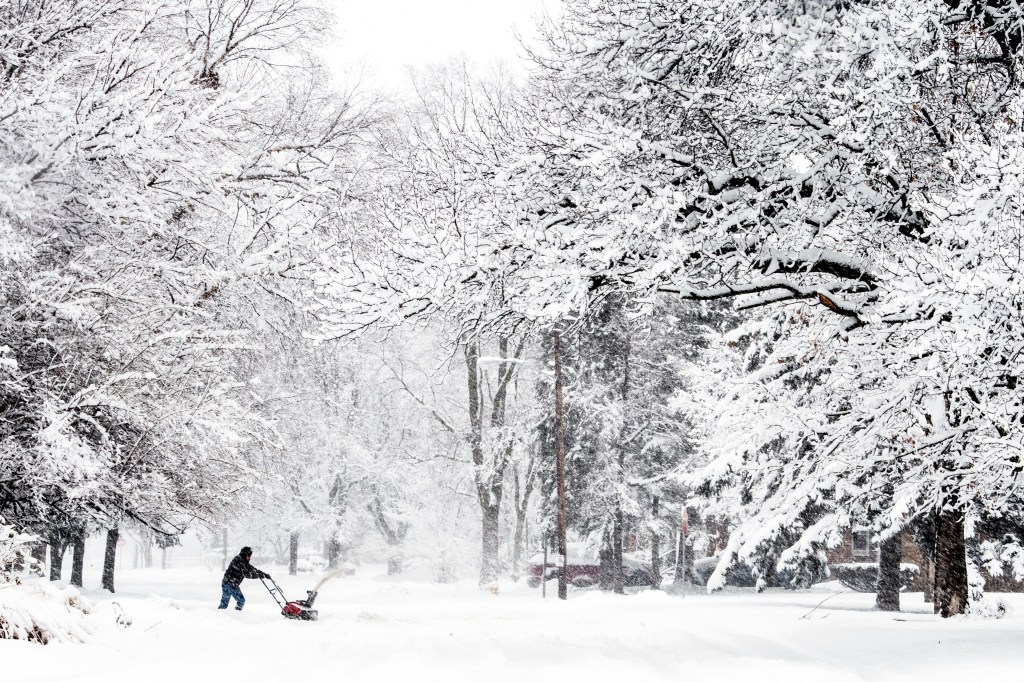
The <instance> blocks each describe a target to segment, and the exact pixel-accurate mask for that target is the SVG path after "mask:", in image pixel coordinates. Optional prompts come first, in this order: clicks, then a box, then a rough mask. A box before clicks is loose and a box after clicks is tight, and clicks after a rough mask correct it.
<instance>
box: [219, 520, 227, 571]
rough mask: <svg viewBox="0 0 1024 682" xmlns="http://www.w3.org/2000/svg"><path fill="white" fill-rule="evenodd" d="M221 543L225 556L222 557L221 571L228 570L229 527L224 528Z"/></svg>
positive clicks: (221, 532)
mask: <svg viewBox="0 0 1024 682" xmlns="http://www.w3.org/2000/svg"><path fill="white" fill-rule="evenodd" d="M220 541H221V544H222V545H224V556H223V557H221V561H220V570H222V571H226V570H228V527H227V526H224V527H223V528H222V529H221V531H220Z"/></svg>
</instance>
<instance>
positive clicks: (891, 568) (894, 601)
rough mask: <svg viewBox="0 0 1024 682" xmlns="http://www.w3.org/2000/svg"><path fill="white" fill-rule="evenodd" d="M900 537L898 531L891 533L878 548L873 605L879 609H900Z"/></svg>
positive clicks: (901, 549)
mask: <svg viewBox="0 0 1024 682" xmlns="http://www.w3.org/2000/svg"><path fill="white" fill-rule="evenodd" d="M900 537H901V534H900V533H896V534H895V535H891V536H890V537H888V538H886V539H885V540H883V541H882V543H881V545H879V548H878V584H877V587H876V588H875V607H876V608H878V610H880V611H899V610H900V559H901V558H902V552H903V547H902V544H901V540H900Z"/></svg>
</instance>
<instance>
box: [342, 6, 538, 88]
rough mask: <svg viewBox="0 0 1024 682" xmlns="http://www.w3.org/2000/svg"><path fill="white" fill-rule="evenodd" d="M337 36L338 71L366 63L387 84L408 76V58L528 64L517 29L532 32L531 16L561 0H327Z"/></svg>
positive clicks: (415, 62) (413, 61) (400, 83)
mask: <svg viewBox="0 0 1024 682" xmlns="http://www.w3.org/2000/svg"><path fill="white" fill-rule="evenodd" d="M326 4H328V5H329V6H330V7H331V9H332V10H333V11H334V15H335V21H336V25H335V34H336V36H337V38H336V41H337V42H336V44H332V45H325V46H324V48H325V52H326V55H327V60H328V62H329V63H330V65H331V67H332V68H333V69H334V70H335V71H336V72H338V73H344V72H352V70H353V69H356V68H358V67H359V66H361V65H363V66H365V67H366V73H367V74H368V75H370V76H371V78H372V80H373V82H374V83H375V84H377V85H380V86H383V87H385V88H388V89H401V88H402V87H404V85H405V84H406V73H407V69H406V67H407V65H409V66H414V67H415V66H425V65H427V64H432V63H437V62H443V61H445V60H446V59H448V58H449V57H457V56H460V55H465V56H466V57H467V58H469V60H470V61H472V62H475V63H476V64H478V65H480V66H486V65H488V64H490V63H492V62H495V61H498V60H503V61H505V62H506V63H508V64H509V66H510V67H512V69H513V70H516V71H520V70H522V69H523V66H522V63H521V62H520V58H519V53H520V52H521V50H520V48H519V43H518V42H517V41H516V37H515V36H516V34H515V31H516V30H518V31H519V32H520V33H521V34H522V35H523V36H530V35H532V34H533V32H534V23H535V22H534V20H533V17H534V16H536V15H539V14H542V13H543V12H545V11H554V10H555V9H557V6H558V0H327V3H326Z"/></svg>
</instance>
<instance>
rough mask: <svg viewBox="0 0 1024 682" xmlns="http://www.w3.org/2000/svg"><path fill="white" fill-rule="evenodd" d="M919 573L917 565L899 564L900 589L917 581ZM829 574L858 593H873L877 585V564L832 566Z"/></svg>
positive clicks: (862, 563)
mask: <svg viewBox="0 0 1024 682" xmlns="http://www.w3.org/2000/svg"><path fill="white" fill-rule="evenodd" d="M920 571H921V569H920V568H919V567H918V566H917V564H900V589H903V590H905V589H907V588H908V587H910V586H911V585H912V584H913V583H914V581H915V580H917V574H918V573H920ZM829 572H830V573H831V575H832V577H833V578H834V579H835V580H838V581H839V582H841V583H842V584H843V585H845V586H846V587H849V588H850V589H851V590H857V591H858V592H874V591H875V587H876V586H877V584H878V564H873V563H868V562H858V563H850V564H832V565H830V566H829Z"/></svg>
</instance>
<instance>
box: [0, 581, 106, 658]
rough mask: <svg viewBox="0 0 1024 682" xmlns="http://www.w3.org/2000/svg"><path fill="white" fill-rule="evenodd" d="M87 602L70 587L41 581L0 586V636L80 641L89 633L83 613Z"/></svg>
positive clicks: (87, 609)
mask: <svg viewBox="0 0 1024 682" xmlns="http://www.w3.org/2000/svg"><path fill="white" fill-rule="evenodd" d="M90 610H91V605H90V604H89V602H88V600H86V599H85V598H84V597H83V596H82V595H81V594H80V593H79V592H78V590H76V589H75V588H73V587H66V588H64V589H60V588H58V587H55V586H54V585H51V584H50V583H48V582H44V581H32V582H28V583H14V582H9V583H6V584H2V585H0V639H21V640H25V641H28V642H39V643H40V644H49V643H50V642H84V641H86V640H87V639H88V638H89V636H90V635H91V633H92V630H91V627H90V626H89V623H88V622H87V621H86V618H85V615H86V614H87V613H88V612H89V611H90Z"/></svg>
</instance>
